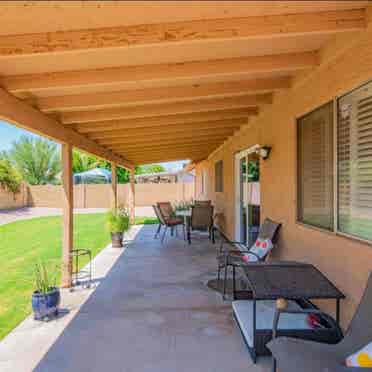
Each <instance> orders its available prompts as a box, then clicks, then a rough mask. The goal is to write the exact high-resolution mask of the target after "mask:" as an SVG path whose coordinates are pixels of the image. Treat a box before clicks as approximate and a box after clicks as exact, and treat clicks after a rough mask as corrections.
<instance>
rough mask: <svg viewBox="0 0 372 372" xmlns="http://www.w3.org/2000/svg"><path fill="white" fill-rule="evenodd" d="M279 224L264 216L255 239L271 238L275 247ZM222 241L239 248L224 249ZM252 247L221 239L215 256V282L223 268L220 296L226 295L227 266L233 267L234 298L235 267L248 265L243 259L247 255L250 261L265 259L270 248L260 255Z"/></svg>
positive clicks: (234, 286) (219, 278)
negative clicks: (216, 270) (216, 265)
mask: <svg viewBox="0 0 372 372" xmlns="http://www.w3.org/2000/svg"><path fill="white" fill-rule="evenodd" d="M280 227H281V224H280V223H278V222H275V221H273V220H271V219H269V218H265V220H264V222H263V223H262V224H261V226H260V229H259V232H258V237H257V239H262V240H265V239H269V240H271V242H272V244H273V246H274V247H275V244H276V243H277V240H278V236H279V234H278V233H279V230H280ZM224 243H228V245H229V247H231V246H236V247H238V248H239V249H231V248H229V249H224ZM253 248H254V245H253V246H252V247H250V248H249V249H246V246H245V244H244V243H241V242H236V241H229V240H227V239H226V238H225V239H221V245H220V249H219V254H218V256H217V262H218V274H217V282H218V283H220V280H221V270H223V269H224V280H223V291H222V296H223V298H224V299H225V296H226V284H227V274H228V268H229V267H232V269H233V277H232V283H233V298H234V300H235V293H236V291H235V288H236V268H237V267H247V266H249V265H250V263H249V262H246V261H245V260H244V258H245V257H247V255H248V256H249V257H250V258H251V259H252V261H256V262H257V261H261V262H264V261H266V259H267V257H268V255H269V253H270V251H271V250H268V251H267V253H266V254H265V255H264V256H262V257H260V256H259V255H257V254H256V253H255V252H254V251H253V250H252V249H253Z"/></svg>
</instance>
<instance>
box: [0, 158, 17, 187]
mask: <svg viewBox="0 0 372 372" xmlns="http://www.w3.org/2000/svg"><path fill="white" fill-rule="evenodd" d="M20 185H21V177H20V175H19V174H18V172H17V171H16V170H15V168H14V167H13V166H12V164H11V163H10V161H8V160H5V159H0V186H1V187H2V188H3V189H5V190H7V191H9V192H12V193H13V194H16V193H17V192H18V191H19V187H20Z"/></svg>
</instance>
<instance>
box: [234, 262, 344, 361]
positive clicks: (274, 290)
mask: <svg viewBox="0 0 372 372" xmlns="http://www.w3.org/2000/svg"><path fill="white" fill-rule="evenodd" d="M243 270H244V273H245V276H246V278H247V281H248V285H249V287H250V289H251V291H252V292H251V300H249V301H235V302H233V308H234V317H235V320H236V321H237V324H238V326H239V328H240V331H241V332H242V335H243V337H244V340H245V341H246V344H247V347H248V350H249V351H250V354H251V356H252V359H253V361H254V362H255V361H256V356H257V355H267V354H269V351H268V349H267V348H266V346H265V345H266V343H267V342H268V341H270V339H271V338H272V330H271V329H272V323H271V324H269V328H268V329H267V330H265V331H262V332H261V329H258V327H257V302H259V301H261V302H260V303H259V305H260V308H261V307H262V304H263V303H264V302H266V303H267V302H270V301H269V300H275V301H276V300H277V299H279V298H283V299H286V300H289V301H291V303H293V304H294V306H297V305H298V306H300V307H302V308H316V307H315V305H313V304H312V302H311V301H310V300H314V299H334V300H336V321H337V323H339V320H340V300H341V299H343V298H344V297H345V296H344V295H343V293H342V292H341V291H339V290H338V289H337V288H336V287H335V286H334V285H333V284H332V283H331V282H330V281H329V280H328V279H327V278H326V277H325V276H324V275H323V274H322V273H321V272H320V271H319V270H318V269H317V268H316V267H314V266H313V265H311V264H307V263H300V262H283V261H282V262H270V263H264V262H263V263H259V262H258V263H252V264H249V265H247V266H246V267H244V268H243ZM248 303H249V304H250V306H251V309H252V310H251V311H252V317H251V318H250V319H249V321H250V322H251V324H249V327H251V334H252V337H251V340H250V344H249V343H248V342H247V341H248V340H247V334H246V331H245V330H244V329H242V328H243V327H242V314H239V313H238V311H240V312H241V311H242V310H243V308H244V307H245V309H246V308H247V304H248ZM234 304H235V305H234ZM289 321H290V320H289ZM246 323H247V320H245V325H247V324H246ZM278 334H279V336H282V335H285V336H289V337H300V338H305V339H311V340H313V341H320V342H328V343H336V342H338V341H339V338H340V336H339V332H338V331H337V330H336V329H335V328H327V327H325V328H319V329H318V328H315V329H303V330H302V331H301V332H296V329H285V330H283V331H279V333H278Z"/></svg>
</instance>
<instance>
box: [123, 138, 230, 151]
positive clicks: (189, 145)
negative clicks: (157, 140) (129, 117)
mask: <svg viewBox="0 0 372 372" xmlns="http://www.w3.org/2000/svg"><path fill="white" fill-rule="evenodd" d="M221 141H223V139H220V138H217V139H212V140H209V141H208V140H207V141H206V140H205V139H200V140H197V141H190V140H186V141H185V142H172V143H165V144H157V145H155V146H152V145H151V144H149V143H144V144H142V145H141V146H137V147H136V146H135V145H126V146H119V145H118V146H117V149H118V152H125V153H126V154H128V155H133V154H141V153H146V152H155V151H163V150H165V151H172V150H181V149H188V150H190V149H194V150H204V148H206V147H208V146H212V145H215V144H216V143H220V142H221ZM201 145H202V146H203V147H201Z"/></svg>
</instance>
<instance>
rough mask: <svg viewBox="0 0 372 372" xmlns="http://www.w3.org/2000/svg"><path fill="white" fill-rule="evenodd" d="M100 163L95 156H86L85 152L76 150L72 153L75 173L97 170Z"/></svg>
mask: <svg viewBox="0 0 372 372" xmlns="http://www.w3.org/2000/svg"><path fill="white" fill-rule="evenodd" d="M99 163H100V162H99V160H98V159H97V158H96V157H95V156H93V155H89V154H85V153H84V152H80V151H79V150H75V149H74V150H73V152H72V172H73V173H81V172H86V171H88V170H90V169H94V168H97V167H98V166H99Z"/></svg>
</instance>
